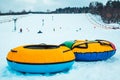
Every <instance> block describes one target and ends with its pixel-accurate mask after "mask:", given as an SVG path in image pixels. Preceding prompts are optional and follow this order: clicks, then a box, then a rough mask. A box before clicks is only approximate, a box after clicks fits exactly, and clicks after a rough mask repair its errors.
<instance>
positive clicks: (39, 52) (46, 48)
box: [7, 45, 75, 64]
mask: <svg viewBox="0 0 120 80" xmlns="http://www.w3.org/2000/svg"><path fill="white" fill-rule="evenodd" d="M74 59H75V57H74V54H73V52H72V51H71V50H70V49H69V48H67V47H65V46H56V45H26V46H19V47H16V48H14V49H12V50H11V51H10V52H9V53H8V55H7V60H9V61H13V62H18V63H33V64H47V63H61V62H67V61H73V60H74Z"/></svg>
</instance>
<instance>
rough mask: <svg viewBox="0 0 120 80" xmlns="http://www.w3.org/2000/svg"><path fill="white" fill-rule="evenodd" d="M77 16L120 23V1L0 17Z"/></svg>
mask: <svg viewBox="0 0 120 80" xmlns="http://www.w3.org/2000/svg"><path fill="white" fill-rule="evenodd" d="M29 13H33V14H53V13H55V14H62V13H66V14H69V13H70V14H71V13H72V14H76V13H91V14H95V15H100V16H101V18H102V20H103V22H105V23H120V1H119V0H114V1H112V0H109V1H108V2H107V3H106V4H105V5H103V3H101V2H98V1H95V2H91V3H90V4H89V6H88V7H65V8H58V9H56V10H55V11H50V10H49V9H48V10H47V11H46V12H41V11H36V12H35V11H31V10H29V11H26V10H23V11H21V12H14V11H12V10H9V12H7V13H2V12H0V15H22V14H29Z"/></svg>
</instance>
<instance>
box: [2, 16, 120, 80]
mask: <svg viewBox="0 0 120 80" xmlns="http://www.w3.org/2000/svg"><path fill="white" fill-rule="evenodd" d="M89 15H90V14H29V15H23V16H0V21H5V20H7V21H5V22H3V23H0V37H1V39H0V60H1V61H0V64H1V66H0V80H120V77H119V74H120V69H119V67H120V63H119V62H120V58H119V57H120V54H119V53H120V45H119V44H120V38H119V33H120V30H119V29H118V30H114V29H105V28H99V27H96V23H95V24H94V23H93V22H94V21H93V22H92V20H91V19H90V16H89ZM91 16H92V15H91ZM92 17H94V16H92ZM13 18H18V20H17V22H16V29H17V30H16V31H13V30H14V22H13V21H12V19H13ZM99 19H100V18H98V19H96V21H97V22H99V23H101V24H102V25H104V24H103V23H102V22H101V21H100V20H99ZM9 20H11V21H9ZM20 28H22V33H20ZM39 30H41V31H42V32H43V33H40V34H38V33H37V32H38V31H39ZM76 39H88V40H95V39H104V40H109V41H111V42H113V43H114V44H115V45H116V48H117V52H116V54H115V55H114V56H113V57H111V58H110V59H108V60H106V61H96V62H75V63H74V65H73V67H72V69H71V70H70V71H68V72H60V73H56V74H29V73H26V74H22V73H19V72H16V71H14V70H12V69H11V68H10V67H9V66H8V65H7V63H6V55H7V53H8V52H9V50H10V49H12V48H14V47H17V46H19V45H25V44H40V43H47V44H61V43H63V42H64V41H67V40H76Z"/></svg>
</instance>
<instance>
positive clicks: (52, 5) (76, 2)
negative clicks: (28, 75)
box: [0, 0, 108, 12]
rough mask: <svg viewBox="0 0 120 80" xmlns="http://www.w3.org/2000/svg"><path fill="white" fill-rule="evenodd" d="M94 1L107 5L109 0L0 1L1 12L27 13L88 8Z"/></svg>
mask: <svg viewBox="0 0 120 80" xmlns="http://www.w3.org/2000/svg"><path fill="white" fill-rule="evenodd" d="M92 1H99V2H102V3H103V4H105V3H106V2H107V1H108V0H0V11H1V12H8V11H9V10H12V11H22V10H24V9H25V10H27V11H29V10H32V11H46V10H47V9H49V10H51V11H52V10H55V9H56V8H64V7H83V6H88V5H89V3H90V2H92Z"/></svg>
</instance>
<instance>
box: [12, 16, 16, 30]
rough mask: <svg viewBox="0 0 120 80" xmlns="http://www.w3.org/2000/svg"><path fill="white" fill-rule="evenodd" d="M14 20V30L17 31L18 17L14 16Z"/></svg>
mask: <svg viewBox="0 0 120 80" xmlns="http://www.w3.org/2000/svg"><path fill="white" fill-rule="evenodd" d="M13 21H14V31H16V22H17V18H14V19H13Z"/></svg>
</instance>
